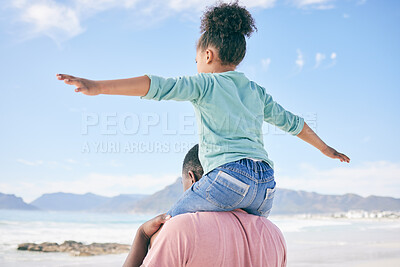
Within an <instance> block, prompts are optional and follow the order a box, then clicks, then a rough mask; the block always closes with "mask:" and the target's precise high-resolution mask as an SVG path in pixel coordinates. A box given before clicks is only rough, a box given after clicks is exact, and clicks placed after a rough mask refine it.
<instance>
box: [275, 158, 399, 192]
mask: <svg viewBox="0 0 400 267" xmlns="http://www.w3.org/2000/svg"><path fill="white" fill-rule="evenodd" d="M346 164H347V163H346ZM300 169H301V170H300V171H299V172H298V173H299V174H298V175H296V176H287V175H286V176H285V175H280V176H279V180H278V181H277V183H278V186H279V187H282V188H289V189H294V190H305V191H314V192H318V193H322V194H346V193H355V194H359V195H361V196H364V197H366V196H369V195H377V196H392V197H397V198H400V162H397V163H394V162H389V161H373V162H363V163H360V164H358V165H356V166H352V164H351V163H350V165H346V166H343V167H337V168H333V169H328V170H321V169H318V168H317V167H315V166H313V165H310V164H302V165H300ZM277 172H282V171H279V170H277Z"/></svg>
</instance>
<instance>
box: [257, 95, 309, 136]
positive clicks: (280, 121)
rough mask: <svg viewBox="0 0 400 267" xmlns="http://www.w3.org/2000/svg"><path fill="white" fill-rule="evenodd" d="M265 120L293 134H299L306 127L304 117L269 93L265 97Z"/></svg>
mask: <svg viewBox="0 0 400 267" xmlns="http://www.w3.org/2000/svg"><path fill="white" fill-rule="evenodd" d="M264 121H266V122H268V123H270V124H272V125H275V126H276V127H278V128H279V129H281V130H282V131H285V132H288V133H290V134H291V135H298V134H299V133H300V132H301V130H302V129H303V127H304V118H302V117H300V116H298V115H295V114H293V113H291V112H290V111H287V110H285V109H284V108H283V107H282V106H281V105H279V104H278V103H277V102H276V101H274V100H273V98H272V96H271V95H269V94H266V98H265V107H264Z"/></svg>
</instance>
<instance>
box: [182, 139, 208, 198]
mask: <svg viewBox="0 0 400 267" xmlns="http://www.w3.org/2000/svg"><path fill="white" fill-rule="evenodd" d="M203 173H204V171H203V167H202V166H201V164H200V160H199V145H195V146H194V147H192V148H191V149H190V150H189V152H188V153H187V154H186V156H185V159H184V160H183V166H182V184H183V190H185V191H186V190H187V189H189V188H190V187H191V186H192V184H194V183H195V182H197V181H198V180H200V178H201V177H202V176H203Z"/></svg>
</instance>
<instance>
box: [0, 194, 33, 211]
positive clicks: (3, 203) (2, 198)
mask: <svg viewBox="0 0 400 267" xmlns="http://www.w3.org/2000/svg"><path fill="white" fill-rule="evenodd" d="M0 209H15V210H37V209H38V208H37V207H35V206H33V205H29V204H27V203H25V202H24V201H23V200H22V198H20V197H17V196H15V195H9V194H3V193H0Z"/></svg>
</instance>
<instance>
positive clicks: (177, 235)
mask: <svg viewBox="0 0 400 267" xmlns="http://www.w3.org/2000/svg"><path fill="white" fill-rule="evenodd" d="M202 175H203V169H202V167H201V164H200V161H199V159H198V145H195V146H194V147H193V148H192V149H191V150H190V151H189V152H188V153H187V154H186V156H185V159H184V162H183V168H182V183H183V188H184V190H191V187H192V186H195V185H196V184H195V183H196V182H198V181H199V180H200V179H201V177H202ZM193 205H196V203H193ZM160 227H162V230H160V231H159V229H160ZM149 244H150V245H151V249H150V250H149V251H148V246H149ZM131 266H146V267H152V266H157V267H159V266H171V267H178V266H191V267H197V266H199V267H207V266H210V267H214V266H229V267H239V266H243V267H244V266H246V267H247V266H255V267H256V266H260V267H261V266H262V267H264V266H274V267H275V266H286V243H285V240H284V238H283V235H282V233H281V231H280V230H279V228H278V227H277V226H275V225H274V224H273V223H272V222H270V221H269V220H268V219H266V218H264V217H259V216H255V215H251V214H247V213H246V212H244V211H243V210H239V209H238V210H233V211H226V212H196V213H186V214H181V215H178V216H175V217H173V218H171V219H170V218H169V216H165V214H161V215H159V216H157V217H155V218H153V219H151V220H150V221H148V222H146V223H144V224H143V225H142V226H140V227H139V229H138V231H137V234H136V237H135V240H134V241H133V244H132V248H131V251H130V253H129V255H128V257H127V258H126V260H125V263H124V267H131Z"/></svg>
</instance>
